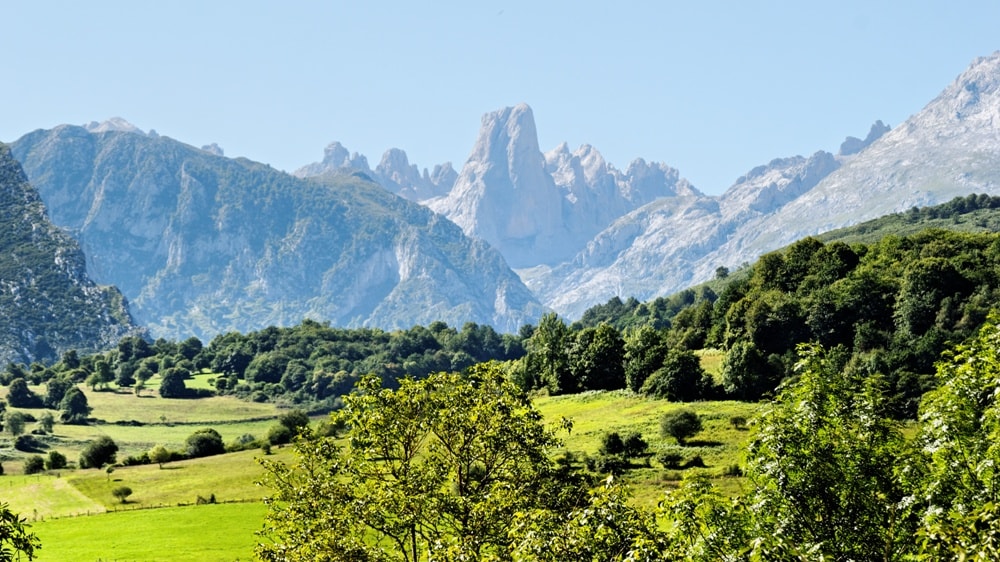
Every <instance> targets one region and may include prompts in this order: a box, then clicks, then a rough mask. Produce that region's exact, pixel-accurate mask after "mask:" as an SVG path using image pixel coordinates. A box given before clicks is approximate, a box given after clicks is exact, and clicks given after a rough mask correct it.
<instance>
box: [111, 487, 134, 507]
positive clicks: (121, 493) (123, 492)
mask: <svg viewBox="0 0 1000 562" xmlns="http://www.w3.org/2000/svg"><path fill="white" fill-rule="evenodd" d="M111 495H112V496H114V497H115V498H117V499H118V500H119V501H121V502H122V503H125V502H126V501H127V499H128V497H129V496H131V495H132V488H129V487H128V486H118V487H116V488H115V489H114V490H111Z"/></svg>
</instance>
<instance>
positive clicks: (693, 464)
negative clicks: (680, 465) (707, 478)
mask: <svg viewBox="0 0 1000 562" xmlns="http://www.w3.org/2000/svg"><path fill="white" fill-rule="evenodd" d="M684 468H705V461H703V460H701V455H695V456H693V457H691V460H689V461H688V462H686V463H684Z"/></svg>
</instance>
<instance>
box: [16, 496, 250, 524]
mask: <svg viewBox="0 0 1000 562" xmlns="http://www.w3.org/2000/svg"><path fill="white" fill-rule="evenodd" d="M263 501H264V500H263V498H259V499H252V498H243V499H235V500H216V501H214V502H212V501H207V500H206V501H203V502H198V501H193V502H178V503H176V504H166V503H160V504H152V505H142V504H136V505H132V506H130V505H128V504H125V505H122V506H115V507H113V508H111V509H105V510H104V511H96V510H93V511H92V510H89V509H88V510H87V511H86V512H83V511H81V512H77V513H65V514H62V515H50V516H47V517H46V516H44V515H41V516H40V515H38V514H35V516H34V517H33V518H32V521H46V520H51V519H71V518H75V517H87V516H88V515H100V514H102V513H119V512H124V511H142V510H146V509H166V508H170V507H188V506H192V505H214V504H223V503H263Z"/></svg>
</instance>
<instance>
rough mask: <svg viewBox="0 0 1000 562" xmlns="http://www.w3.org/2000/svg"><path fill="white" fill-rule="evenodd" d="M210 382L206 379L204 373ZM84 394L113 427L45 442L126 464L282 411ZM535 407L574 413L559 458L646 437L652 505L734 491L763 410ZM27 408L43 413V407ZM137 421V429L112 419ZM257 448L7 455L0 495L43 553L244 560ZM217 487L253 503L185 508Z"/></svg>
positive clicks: (590, 403) (544, 401) (706, 405)
mask: <svg viewBox="0 0 1000 562" xmlns="http://www.w3.org/2000/svg"><path fill="white" fill-rule="evenodd" d="M702 360H703V363H709V364H712V365H710V366H714V367H716V368H717V363H718V362H719V361H721V357H717V356H716V355H711V356H704V357H702ZM206 377H207V375H206ZM203 383H204V384H206V385H207V384H208V382H207V379H206V381H203ZM85 391H86V394H87V397H88V400H89V402H90V405H91V406H92V407H93V408H94V416H95V417H97V418H100V419H102V420H106V422H109V423H103V424H95V425H90V426H65V425H61V424H57V425H56V427H55V432H54V433H55V434H54V435H53V436H48V437H46V439H47V441H46V444H47V446H49V447H50V448H51V449H56V450H59V451H60V452H63V453H64V454H66V456H67V457H69V458H70V459H71V460H75V459H76V458H77V457H78V455H79V450H80V449H82V448H83V446H85V444H86V443H87V442H88V441H90V440H92V439H94V438H95V437H96V436H98V435H107V436H109V437H111V438H112V439H114V440H115V442H116V443H118V445H119V447H120V451H119V460H121V459H123V458H124V457H125V456H127V455H129V454H136V453H139V452H142V451H145V450H148V449H149V448H150V447H151V446H153V445H154V444H164V445H166V446H167V447H168V448H171V449H181V448H183V443H184V440H185V439H186V438H187V436H188V435H190V434H191V433H193V432H194V431H196V430H197V429H200V428H202V427H213V428H214V429H216V430H217V431H219V432H220V433H221V434H222V436H223V439H224V440H225V441H227V442H229V441H232V440H234V439H235V438H237V437H239V436H240V435H243V434H245V433H249V434H252V435H255V436H257V437H262V436H264V435H265V434H266V432H267V429H268V428H269V427H270V426H271V425H272V424H273V423H274V418H276V417H277V416H278V415H279V414H280V410H279V409H277V408H276V407H274V406H273V405H268V404H255V403H248V402H242V401H239V400H236V399H232V398H226V397H216V398H203V399H195V400H165V399H162V398H159V397H158V396H155V395H154V394H152V393H150V394H147V395H144V396H142V397H136V396H135V395H134V394H132V393H126V392H114V391H104V392H92V391H90V390H89V389H85ZM535 405H536V407H537V408H538V409H539V411H540V412H541V413H542V415H543V416H544V418H545V420H546V422H547V423H550V424H556V423H558V420H559V419H560V418H563V417H566V418H570V419H572V420H573V429H572V431H571V432H570V433H569V434H566V433H562V434H560V437H561V438H562V439H563V440H564V445H563V447H562V448H561V449H560V450H559V451H556V452H555V453H556V454H557V455H558V454H562V453H564V452H571V453H572V454H573V455H574V456H575V457H576V458H577V459H582V458H585V457H586V456H595V455H596V454H597V453H598V449H599V447H600V443H601V438H602V437H603V436H604V435H605V434H606V433H607V432H610V431H617V432H619V433H621V434H625V433H629V432H632V431H636V432H639V433H641V434H642V435H643V437H644V438H645V440H646V441H647V442H648V443H649V445H650V447H649V451H650V453H649V455H648V456H647V457H646V458H645V459H639V460H636V461H634V463H633V467H632V469H631V470H629V471H628V472H627V473H626V475H625V481H626V482H627V483H629V484H630V485H631V486H632V488H633V491H634V495H635V501H636V502H637V503H638V504H641V505H655V503H656V502H657V501H658V500H659V499H661V498H662V495H663V493H664V491H666V490H668V489H670V488H672V487H674V486H676V485H677V483H678V481H679V480H680V479H681V478H682V476H683V474H684V473H685V472H687V471H690V470H704V471H707V473H708V474H709V475H711V476H713V477H714V478H716V481H717V482H718V483H719V484H720V485H721V486H722V487H723V489H725V490H728V491H730V492H732V493H735V492H736V491H737V490H738V489H739V486H740V479H739V478H730V477H726V476H725V475H724V473H725V471H726V470H727V468H728V467H731V466H732V465H737V464H740V463H741V462H742V454H743V447H744V444H745V442H746V440H747V438H748V436H749V433H748V431H746V429H745V428H742V427H734V425H733V424H732V423H731V420H732V419H733V418H737V417H739V418H746V419H751V418H753V417H754V415H755V414H756V413H757V411H758V409H759V407H760V406H759V405H756V404H747V403H742V402H695V403H690V404H676V403H670V402H667V401H664V400H650V399H647V398H644V397H641V396H638V395H635V394H633V393H630V392H627V391H612V392H588V393H582V394H577V395H571V396H554V397H549V396H539V397H537V398H535ZM677 408H689V409H692V410H694V411H695V412H697V413H698V414H699V415H700V416H701V417H702V420H703V423H704V429H703V431H702V432H701V433H699V434H698V435H696V436H695V437H693V438H692V439H690V440H689V441H688V443H687V445H686V446H684V447H681V446H679V445H678V444H677V443H675V442H674V440H673V439H672V438H666V437H662V436H661V435H660V427H659V420H660V418H661V416H662V415H663V414H664V413H666V412H669V411H671V410H674V409H677ZM30 412H31V413H32V414H33V415H35V416H39V415H40V413H41V412H40V411H39V410H32V411H30ZM130 420H134V421H136V422H139V424H141V425H116V424H114V423H113V422H116V421H118V422H126V421H130ZM0 441H3V440H0ZM11 451H12V449H10V448H9V442H8V444H7V447H6V448H3V447H0V455H10V454H12V453H11ZM45 452H46V451H45V450H43V451H41V453H43V454H44V453H45ZM273 452H274V454H273V455H272V456H271V457H269V458H271V459H278V460H286V461H290V460H292V455H291V451H290V449H289V448H287V447H286V448H275V449H274V450H273ZM658 452H675V453H679V454H681V456H682V457H683V458H684V460H685V461H687V460H690V459H691V458H693V457H695V456H699V457H701V459H702V460H703V461H704V463H705V465H706V467H705V468H703V469H695V468H692V469H687V470H680V469H666V468H664V467H662V466H661V465H660V464H659V463H658V462H657V461H656V460H653V459H654V457H655V454H656V453H658ZM17 454H19V455H20V454H21V453H17ZM261 455H262V452H261V451H260V450H259V449H254V450H249V451H242V452H238V453H231V454H226V455H219V456H215V457H208V458H203V459H193V460H186V461H178V462H174V463H167V464H165V465H164V467H163V468H162V469H161V468H160V467H158V466H157V465H146V466H134V467H117V468H116V469H115V470H114V471H113V472H112V473H110V474H109V473H107V472H105V471H104V470H100V469H92V470H62V471H59V472H58V474H45V475H34V476H24V475H17V474H16V473H17V472H18V471H19V469H20V462H18V460H17V459H13V460H12V459H10V457H9V456H5V457H4V458H5V469H6V472H7V476H3V477H0V501H6V502H8V503H9V504H10V506H11V508H12V509H13V510H14V511H16V512H18V513H20V514H21V515H22V516H24V517H26V518H27V519H29V520H30V521H33V525H34V529H35V531H36V532H37V534H38V536H39V538H40V539H41V540H42V543H43V550H42V554H41V557H40V558H39V560H181V561H183V560H227V561H229V560H248V559H251V558H252V551H253V545H254V544H255V543H256V541H257V537H256V536H255V535H254V531H256V530H257V529H259V528H260V525H261V522H262V518H263V515H264V507H263V505H262V504H260V503H257V502H258V501H259V500H260V499H262V498H263V497H265V496H266V495H268V493H269V490H267V489H264V488H261V487H259V486H257V485H256V481H258V480H259V479H260V478H261V476H262V474H263V469H262V468H261V466H260V464H259V463H258V462H257V461H256V460H255V459H256V458H258V457H260V456H261ZM118 486H128V487H129V488H131V489H132V491H133V493H132V495H131V496H129V498H128V503H126V504H124V505H123V504H121V503H120V502H119V501H118V500H117V499H115V498H114V497H113V496H112V493H111V491H112V490H113V489H114V488H115V487H118ZM213 495H214V496H215V498H216V500H217V501H219V502H226V501H251V502H253V503H236V504H217V505H197V506H193V505H192V506H188V507H181V505H184V504H193V503H195V502H196V500H197V499H198V497H199V496H200V497H202V498H209V497H211V496H213ZM147 508H155V509H147ZM122 509H126V510H128V511H120V510H122ZM116 510H119V511H116ZM74 515H77V516H74Z"/></svg>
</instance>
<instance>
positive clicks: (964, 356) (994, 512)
mask: <svg viewBox="0 0 1000 562" xmlns="http://www.w3.org/2000/svg"><path fill="white" fill-rule="evenodd" d="M998 320H1000V318H998V317H997V316H996V315H994V316H992V317H991V319H990V322H989V323H988V324H986V325H985V326H984V327H983V328H982V329H981V330H980V333H979V334H978V335H977V336H976V337H975V338H974V339H972V340H971V341H970V342H969V343H967V344H965V345H961V346H958V347H957V348H956V349H955V350H954V354H953V355H952V356H951V357H950V358H949V359H948V360H947V361H942V362H940V363H939V364H938V367H937V380H938V383H939V386H938V388H937V389H936V390H933V391H931V392H930V393H928V394H927V395H926V397H925V399H924V402H923V403H922V404H921V414H920V422H921V423H920V433H919V434H918V436H917V439H916V441H917V451H919V454H918V455H917V456H916V457H915V459H914V460H915V463H914V464H915V469H914V470H910V471H907V472H906V473H905V475H906V476H907V477H908V478H907V480H908V484H909V488H910V489H911V490H912V493H911V494H910V495H909V496H908V497H907V503H912V506H913V511H914V513H915V515H916V516H917V517H918V518H919V521H920V529H919V533H918V536H919V538H920V540H921V544H922V547H923V550H924V552H925V553H926V555H927V556H928V558H929V559H941V560H943V559H970V560H991V559H998V557H1000V543H998V542H997V537H1000V508H998V507H997V506H998V503H997V497H1000V481H998V476H1000V439H998V437H1000V400H998V396H997V392H996V389H998V388H1000V326H998V324H997V321H998ZM966 557H967V558H966Z"/></svg>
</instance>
